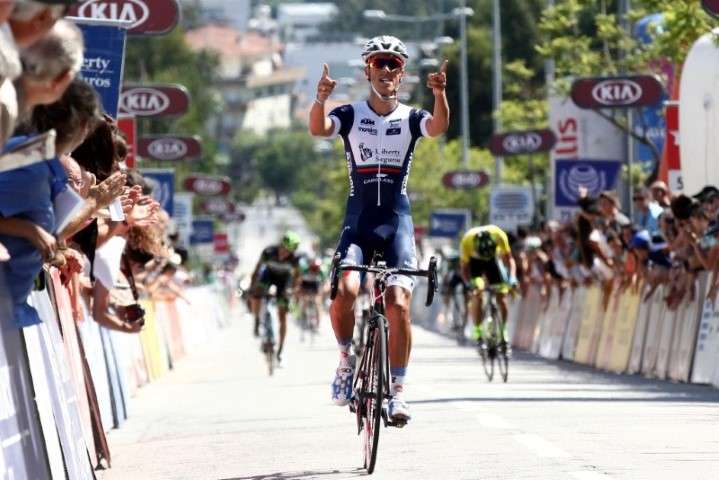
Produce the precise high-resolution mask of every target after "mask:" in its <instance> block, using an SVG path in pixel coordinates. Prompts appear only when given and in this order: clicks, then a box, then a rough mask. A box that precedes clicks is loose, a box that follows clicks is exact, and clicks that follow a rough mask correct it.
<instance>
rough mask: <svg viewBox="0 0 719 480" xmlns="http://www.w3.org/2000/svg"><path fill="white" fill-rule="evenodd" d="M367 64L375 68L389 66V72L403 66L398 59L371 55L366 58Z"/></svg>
mask: <svg viewBox="0 0 719 480" xmlns="http://www.w3.org/2000/svg"><path fill="white" fill-rule="evenodd" d="M367 65H369V66H370V67H372V68H376V69H377V70H384V68H385V67H387V68H389V71H390V72H394V71H395V70H398V69H400V68H402V67H403V66H404V63H402V62H401V61H400V60H399V59H397V58H393V57H372V58H370V59H369V60H367Z"/></svg>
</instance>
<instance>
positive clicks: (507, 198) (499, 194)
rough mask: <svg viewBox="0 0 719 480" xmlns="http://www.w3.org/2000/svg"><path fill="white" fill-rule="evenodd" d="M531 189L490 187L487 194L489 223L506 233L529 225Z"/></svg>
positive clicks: (531, 209) (532, 208)
mask: <svg viewBox="0 0 719 480" xmlns="http://www.w3.org/2000/svg"><path fill="white" fill-rule="evenodd" d="M534 208H535V207H534V202H533V201H532V189H531V188H530V187H524V186H520V185H500V186H497V187H492V191H491V193H490V194H489V222H490V223H492V224H494V225H497V226H498V227H500V228H502V229H504V230H506V231H516V230H517V227H518V226H520V225H530V224H531V223H532V218H533V216H534Z"/></svg>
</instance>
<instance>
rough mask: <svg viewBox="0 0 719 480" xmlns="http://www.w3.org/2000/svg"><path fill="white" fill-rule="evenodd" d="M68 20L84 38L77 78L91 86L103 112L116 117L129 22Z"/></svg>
mask: <svg viewBox="0 0 719 480" xmlns="http://www.w3.org/2000/svg"><path fill="white" fill-rule="evenodd" d="M72 20H73V21H74V22H75V23H76V24H77V26H78V27H79V28H80V30H81V31H82V36H83V38H84V40H85V53H84V60H83V62H82V68H81V69H80V73H79V75H80V78H82V79H83V80H84V81H85V82H87V83H88V84H90V85H92V86H93V88H95V90H96V91H97V93H98V94H99V95H100V99H101V100H102V108H103V109H104V110H105V113H107V114H108V115H110V116H111V117H112V118H117V112H118V102H119V98H120V87H121V85H122V75H123V68H124V64H125V40H126V36H127V35H126V34H127V27H128V26H129V22H123V21H109V20H105V21H95V20H87V19H80V18H74V19H72Z"/></svg>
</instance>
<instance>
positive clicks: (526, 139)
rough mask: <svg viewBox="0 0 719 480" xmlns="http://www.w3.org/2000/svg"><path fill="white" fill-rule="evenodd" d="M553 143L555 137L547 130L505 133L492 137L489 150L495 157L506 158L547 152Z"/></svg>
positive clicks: (555, 139) (555, 140)
mask: <svg viewBox="0 0 719 480" xmlns="http://www.w3.org/2000/svg"><path fill="white" fill-rule="evenodd" d="M555 143H557V137H556V136H555V135H554V132H553V131H551V130H549V129H543V130H526V131H521V132H507V133H498V134H495V135H492V138H491V140H490V142H489V150H490V151H491V152H492V153H493V154H494V155H496V156H501V157H508V156H511V155H522V154H528V153H539V152H548V151H549V150H551V149H552V148H553V147H554V144H555Z"/></svg>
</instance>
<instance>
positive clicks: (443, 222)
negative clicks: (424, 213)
mask: <svg viewBox="0 0 719 480" xmlns="http://www.w3.org/2000/svg"><path fill="white" fill-rule="evenodd" d="M469 221H470V213H469V210H464V209H449V208H448V209H443V210H435V211H433V212H432V213H430V216H429V236H430V237H444V238H457V237H458V236H459V234H460V233H462V232H463V231H465V230H466V229H467V227H468V226H469Z"/></svg>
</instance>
